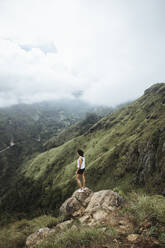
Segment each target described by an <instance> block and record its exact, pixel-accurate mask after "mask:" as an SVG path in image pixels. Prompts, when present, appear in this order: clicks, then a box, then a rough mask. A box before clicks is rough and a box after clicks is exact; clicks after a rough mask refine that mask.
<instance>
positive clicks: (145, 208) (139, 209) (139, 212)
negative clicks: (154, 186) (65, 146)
mask: <svg viewBox="0 0 165 248" xmlns="http://www.w3.org/2000/svg"><path fill="white" fill-rule="evenodd" d="M131 198H132V200H133V201H132V202H131V205H130V206H129V211H131V212H132V213H133V215H134V216H135V217H136V220H137V221H139V222H141V221H144V220H146V219H148V220H153V221H156V222H159V223H163V224H165V198H164V197H163V196H161V195H151V196H149V195H146V194H137V193H134V194H133V195H132V196H131Z"/></svg>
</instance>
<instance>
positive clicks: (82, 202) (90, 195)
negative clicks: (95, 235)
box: [60, 188, 123, 225]
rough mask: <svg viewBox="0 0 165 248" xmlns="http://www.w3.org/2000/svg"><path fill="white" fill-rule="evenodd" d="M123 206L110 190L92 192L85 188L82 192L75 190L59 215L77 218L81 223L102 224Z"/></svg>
mask: <svg viewBox="0 0 165 248" xmlns="http://www.w3.org/2000/svg"><path fill="white" fill-rule="evenodd" d="M122 204H123V199H122V198H121V197H120V196H119V195H118V194H117V193H116V192H113V191H112V190H101V191H98V192H95V193H94V192H92V191H91V190H90V189H89V188H86V190H85V191H84V192H78V190H76V191H75V192H74V193H73V195H72V196H71V197H70V198H69V199H67V200H66V201H65V202H64V203H63V204H62V206H61V208H60V214H61V215H66V216H70V217H78V218H79V220H80V222H81V223H85V224H88V225H94V224H96V223H99V222H104V221H105V220H106V219H107V218H109V215H110V213H111V212H112V211H114V210H116V209H117V208H118V207H120V206H121V205H122Z"/></svg>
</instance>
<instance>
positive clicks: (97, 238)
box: [37, 227, 117, 248]
mask: <svg viewBox="0 0 165 248" xmlns="http://www.w3.org/2000/svg"><path fill="white" fill-rule="evenodd" d="M107 233H108V234H107ZM116 236H117V233H116V232H115V231H114V230H112V228H109V230H108V232H102V231H101V230H100V229H99V228H97V227H82V228H81V227H80V229H79V230H76V231H72V230H71V229H69V230H67V231H65V232H62V233H61V234H58V236H57V235H52V236H51V237H50V238H49V239H48V241H46V242H42V243H41V244H40V245H38V246H37V248H68V247H72V248H80V247H84V248H85V247H92V246H95V245H97V247H99V245H102V244H105V243H106V242H107V241H108V240H110V239H111V240H112V239H114V238H115V237H116Z"/></svg>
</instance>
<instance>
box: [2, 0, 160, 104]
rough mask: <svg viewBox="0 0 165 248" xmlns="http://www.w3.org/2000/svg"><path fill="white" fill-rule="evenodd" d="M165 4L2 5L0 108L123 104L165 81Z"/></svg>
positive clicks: (80, 0) (59, 0) (44, 1)
mask: <svg viewBox="0 0 165 248" xmlns="http://www.w3.org/2000/svg"><path fill="white" fill-rule="evenodd" d="M164 44H165V0H0V106H7V105H12V104H15V103H20V102H25V103H31V102H38V101H42V100H52V99H60V98H64V97H65V98H74V97H79V98H80V99H84V100H86V101H89V102H90V103H96V104H104V105H112V106H114V105H116V104H119V103H122V102H125V101H128V100H133V99H136V98H137V97H139V96H141V95H142V94H143V91H144V90H145V89H146V88H147V87H149V86H151V85H152V84H153V83H156V82H165V45H164Z"/></svg>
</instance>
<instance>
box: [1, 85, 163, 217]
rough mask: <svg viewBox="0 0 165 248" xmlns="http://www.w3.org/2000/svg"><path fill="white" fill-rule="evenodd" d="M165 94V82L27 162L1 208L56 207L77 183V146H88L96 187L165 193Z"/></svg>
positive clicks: (91, 184) (89, 177)
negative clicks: (82, 131) (75, 135)
mask: <svg viewBox="0 0 165 248" xmlns="http://www.w3.org/2000/svg"><path fill="white" fill-rule="evenodd" d="M164 95H165V86H164V84H158V85H157V84H156V85H154V86H153V87H151V88H150V89H148V91H146V92H145V94H144V96H142V97H140V98H139V99H138V100H136V101H135V102H133V103H131V104H130V105H128V106H126V107H124V108H122V109H119V110H117V111H116V112H114V113H112V114H110V115H108V116H106V117H103V118H102V119H101V120H99V121H98V122H96V123H95V124H94V125H93V126H90V127H89V129H88V130H85V133H83V134H82V135H80V136H77V137H74V138H72V139H71V140H68V141H66V142H65V143H64V144H63V145H60V146H58V147H55V148H52V149H49V150H47V151H45V152H43V153H40V154H39V155H37V156H34V157H32V159H30V160H27V161H25V162H24V163H23V164H21V166H19V167H18V168H17V170H16V172H15V173H14V176H15V177H14V179H13V180H12V181H10V184H8V189H7V188H6V191H5V192H3V197H1V205H0V208H1V211H2V212H3V211H4V209H7V211H8V212H23V213H28V214H29V213H30V212H31V213H33V214H34V213H35V214H41V213H42V212H43V211H44V212H46V213H49V212H51V211H53V212H56V211H58V208H59V206H60V205H61V203H62V202H63V201H64V200H65V199H66V198H68V197H69V196H70V195H71V194H72V192H73V191H74V190H75V189H76V187H77V186H76V182H75V167H76V164H75V163H76V158H77V152H76V151H77V148H79V147H81V148H82V149H84V150H85V156H86V161H87V167H86V177H87V184H88V186H89V187H90V188H91V189H93V190H94V191H96V190H100V189H106V188H115V187H118V189H119V190H122V191H123V192H129V190H132V189H138V188H143V189H145V191H146V192H148V193H151V192H152V193H161V192H162V190H163V187H164V183H165V181H164V178H165V176H163V175H164V173H165V157H164V150H163V149H164V140H165V128H164V117H165V111H164V103H163V99H164ZM66 133H67V131H66ZM73 134H74V132H73ZM66 136H67V135H66ZM68 139H69V138H68ZM160 179H161V180H160ZM8 201H10V203H11V204H10V206H9V204H8Z"/></svg>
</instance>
